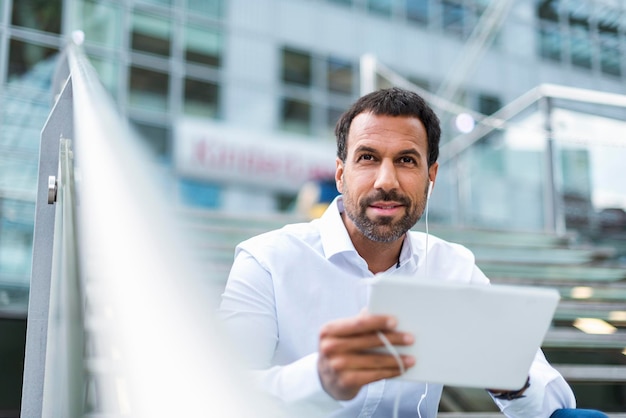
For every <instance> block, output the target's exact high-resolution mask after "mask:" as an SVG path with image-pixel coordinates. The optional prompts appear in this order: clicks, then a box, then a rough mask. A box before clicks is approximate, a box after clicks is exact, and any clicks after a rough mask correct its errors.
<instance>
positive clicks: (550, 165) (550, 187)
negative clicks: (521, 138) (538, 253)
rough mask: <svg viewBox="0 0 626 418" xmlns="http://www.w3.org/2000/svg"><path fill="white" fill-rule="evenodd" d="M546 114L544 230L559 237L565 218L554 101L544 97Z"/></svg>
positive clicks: (541, 103)
mask: <svg viewBox="0 0 626 418" xmlns="http://www.w3.org/2000/svg"><path fill="white" fill-rule="evenodd" d="M539 105H540V108H541V110H542V111H543V113H544V129H545V132H546V155H545V164H546V175H547V178H546V180H545V183H544V185H545V187H544V189H543V190H544V199H543V200H544V217H545V219H544V228H545V229H546V231H549V232H554V233H556V234H557V235H563V234H564V233H565V218H564V216H563V204H562V200H561V196H560V192H559V189H560V188H559V180H558V174H557V169H558V163H557V161H558V158H557V152H556V149H555V143H554V138H553V130H552V99H551V98H550V97H544V98H543V99H542V100H541V101H540V102H539Z"/></svg>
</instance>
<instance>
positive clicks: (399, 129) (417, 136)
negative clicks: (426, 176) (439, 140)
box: [346, 112, 428, 153]
mask: <svg viewBox="0 0 626 418" xmlns="http://www.w3.org/2000/svg"><path fill="white" fill-rule="evenodd" d="M346 145H347V150H348V151H350V150H354V149H355V148H356V147H359V146H362V145H366V146H368V147H384V148H389V147H395V146H398V147H400V148H404V149H406V148H407V147H414V148H416V149H417V150H420V151H422V152H424V153H425V152H426V151H427V149H428V138H427V134H426V128H425V127H424V124H423V123H422V121H421V120H419V119H418V118H416V117H414V116H389V115H375V114H373V113H370V112H368V113H360V114H358V115H357V116H356V117H355V118H354V119H353V120H352V123H351V124H350V131H349V133H348V141H347V144H346Z"/></svg>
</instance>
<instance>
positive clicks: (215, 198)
mask: <svg viewBox="0 0 626 418" xmlns="http://www.w3.org/2000/svg"><path fill="white" fill-rule="evenodd" d="M178 186H179V187H178V192H179V193H180V199H181V203H183V204H185V205H190V206H198V207H207V208H217V207H220V206H221V205H222V195H221V189H220V187H219V186H217V185H213V184H209V183H207V182H201V181H197V180H191V179H180V181H179V183H178Z"/></svg>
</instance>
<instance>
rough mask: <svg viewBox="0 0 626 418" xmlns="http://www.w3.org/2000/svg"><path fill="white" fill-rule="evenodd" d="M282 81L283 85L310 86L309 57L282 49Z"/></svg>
mask: <svg viewBox="0 0 626 418" xmlns="http://www.w3.org/2000/svg"><path fill="white" fill-rule="evenodd" d="M282 58H283V81H284V82H285V83H293V84H300V85H303V86H310V85H311V80H312V78H311V55H310V54H308V53H306V52H302V51H296V50H294V49H290V48H283V56H282Z"/></svg>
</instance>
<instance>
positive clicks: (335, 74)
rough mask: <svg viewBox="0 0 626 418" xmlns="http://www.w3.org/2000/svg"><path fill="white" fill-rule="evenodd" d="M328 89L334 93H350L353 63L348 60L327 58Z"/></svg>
mask: <svg viewBox="0 0 626 418" xmlns="http://www.w3.org/2000/svg"><path fill="white" fill-rule="evenodd" d="M327 65H328V73H327V83H328V90H330V91H332V92H335V93H346V94H352V84H353V74H354V70H353V65H352V63H351V62H350V61H347V60H342V59H340V58H333V57H330V58H329V59H328V63H327Z"/></svg>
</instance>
